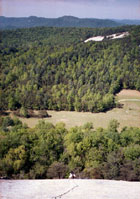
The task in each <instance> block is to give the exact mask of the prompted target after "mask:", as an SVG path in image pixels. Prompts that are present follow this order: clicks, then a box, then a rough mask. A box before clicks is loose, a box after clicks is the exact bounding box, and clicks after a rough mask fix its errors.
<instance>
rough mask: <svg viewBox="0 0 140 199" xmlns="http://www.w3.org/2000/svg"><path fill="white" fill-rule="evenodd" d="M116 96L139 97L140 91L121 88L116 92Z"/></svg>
mask: <svg viewBox="0 0 140 199" xmlns="http://www.w3.org/2000/svg"><path fill="white" fill-rule="evenodd" d="M117 96H118V97H121V96H129V97H140V92H139V91H136V90H130V89H123V90H121V91H120V92H119V93H118V94H117Z"/></svg>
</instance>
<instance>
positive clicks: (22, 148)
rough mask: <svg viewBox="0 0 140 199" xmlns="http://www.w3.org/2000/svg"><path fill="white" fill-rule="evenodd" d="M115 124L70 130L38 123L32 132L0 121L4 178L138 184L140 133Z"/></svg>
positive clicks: (15, 123) (0, 170) (9, 121)
mask: <svg viewBox="0 0 140 199" xmlns="http://www.w3.org/2000/svg"><path fill="white" fill-rule="evenodd" d="M118 127H119V124H118V122H117V121H116V120H112V121H110V124H109V126H108V128H107V129H103V128H98V129H96V130H94V128H93V126H92V124H91V123H87V124H85V125H83V126H81V127H73V128H71V129H69V130H67V129H66V128H65V125H64V124H63V123H58V124H57V125H56V126H54V125H53V124H51V123H45V122H44V121H40V122H39V123H38V124H37V125H36V127H35V128H32V129H31V128H28V127H27V126H26V125H23V124H22V123H21V122H20V121H19V120H18V119H16V118H15V119H11V118H9V117H4V118H1V119H0V178H13V179H28V178H29V179H46V178H67V177H68V175H69V172H70V171H73V172H74V173H75V174H76V176H77V178H95V179H96V178H97V179H116V180H128V181H140V145H139V143H140V129H139V128H132V127H131V128H127V127H124V128H123V129H122V130H121V131H120V132H119V131H118Z"/></svg>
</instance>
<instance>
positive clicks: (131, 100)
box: [118, 99, 140, 102]
mask: <svg viewBox="0 0 140 199" xmlns="http://www.w3.org/2000/svg"><path fill="white" fill-rule="evenodd" d="M118 102H140V100H139V99H121V100H119V101H118Z"/></svg>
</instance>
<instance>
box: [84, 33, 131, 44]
mask: <svg viewBox="0 0 140 199" xmlns="http://www.w3.org/2000/svg"><path fill="white" fill-rule="evenodd" d="M127 36H129V32H123V33H115V34H112V35H107V36H96V37H91V38H89V39H86V40H85V41H84V42H85V43H87V42H89V41H103V40H104V39H108V40H111V39H122V38H124V37H127Z"/></svg>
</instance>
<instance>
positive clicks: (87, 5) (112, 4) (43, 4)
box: [0, 0, 140, 19]
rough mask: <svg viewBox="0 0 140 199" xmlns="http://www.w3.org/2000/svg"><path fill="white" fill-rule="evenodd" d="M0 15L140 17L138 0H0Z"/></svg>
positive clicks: (139, 1)
mask: <svg viewBox="0 0 140 199" xmlns="http://www.w3.org/2000/svg"><path fill="white" fill-rule="evenodd" d="M0 15H1V16H7V17H28V16H38V17H46V18H57V17H61V16H64V15H69V16H75V17H79V18H100V19H140V0H0Z"/></svg>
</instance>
